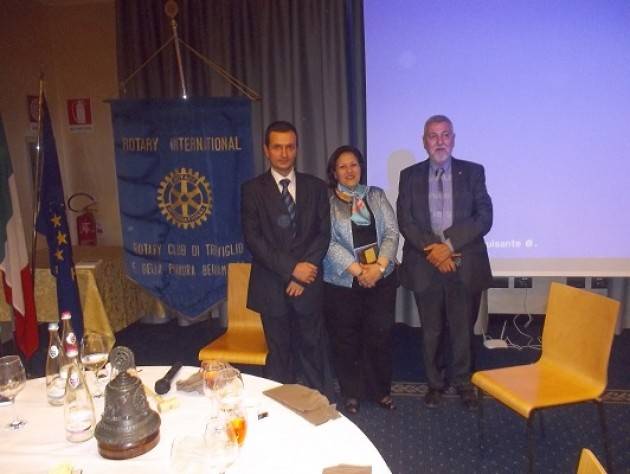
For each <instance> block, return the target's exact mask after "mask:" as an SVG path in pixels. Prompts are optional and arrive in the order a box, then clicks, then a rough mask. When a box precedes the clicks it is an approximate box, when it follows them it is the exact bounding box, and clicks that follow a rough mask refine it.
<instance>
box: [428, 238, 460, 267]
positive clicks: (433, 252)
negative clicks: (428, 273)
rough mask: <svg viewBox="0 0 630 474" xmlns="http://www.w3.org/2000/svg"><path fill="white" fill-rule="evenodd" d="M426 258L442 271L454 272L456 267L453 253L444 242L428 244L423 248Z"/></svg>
mask: <svg viewBox="0 0 630 474" xmlns="http://www.w3.org/2000/svg"><path fill="white" fill-rule="evenodd" d="M424 251H425V252H426V254H427V255H426V257H427V260H428V261H429V263H430V264H431V265H433V266H434V267H435V268H437V269H438V270H439V271H440V272H442V273H449V272H454V271H455V269H456V268H457V267H456V266H455V261H454V260H453V257H454V256H455V254H453V252H452V251H451V249H450V247H449V246H448V245H446V244H442V243H440V244H430V245H427V246H426V247H425V248H424Z"/></svg>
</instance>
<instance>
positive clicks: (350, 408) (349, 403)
mask: <svg viewBox="0 0 630 474" xmlns="http://www.w3.org/2000/svg"><path fill="white" fill-rule="evenodd" d="M344 408H345V409H346V412H348V413H350V414H351V415H356V414H357V413H359V400H357V399H356V398H348V399H347V400H346V402H345V404H344Z"/></svg>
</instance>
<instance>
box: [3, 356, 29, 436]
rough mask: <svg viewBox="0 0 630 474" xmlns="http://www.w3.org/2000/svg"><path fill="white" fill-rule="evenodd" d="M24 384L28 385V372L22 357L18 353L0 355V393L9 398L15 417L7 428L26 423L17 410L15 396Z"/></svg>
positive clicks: (20, 426)
mask: <svg viewBox="0 0 630 474" xmlns="http://www.w3.org/2000/svg"><path fill="white" fill-rule="evenodd" d="M24 385H26V372H25V371H24V366H23V365H22V361H21V360H20V358H19V357H18V356H16V355H9V356H4V357H0V395H2V396H3V397H6V398H8V399H9V400H10V401H11V405H13V418H12V420H11V422H10V423H9V424H8V425H6V428H7V429H10V430H14V431H15V430H19V429H21V428H22V427H23V426H24V425H26V421H25V420H23V419H22V418H20V417H19V416H18V414H17V413H16V411H15V396H16V395H17V394H18V393H20V391H21V390H22V389H23V388H24Z"/></svg>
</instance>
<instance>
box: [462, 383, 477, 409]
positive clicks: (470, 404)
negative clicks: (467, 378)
mask: <svg viewBox="0 0 630 474" xmlns="http://www.w3.org/2000/svg"><path fill="white" fill-rule="evenodd" d="M457 393H458V394H459V397H460V398H461V399H462V404H463V405H464V406H465V407H466V408H468V409H469V410H475V409H476V408H478V407H479V401H478V400H477V393H476V392H475V389H474V388H472V387H465V388H460V389H458V390H457Z"/></svg>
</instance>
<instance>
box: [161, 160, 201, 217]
mask: <svg viewBox="0 0 630 474" xmlns="http://www.w3.org/2000/svg"><path fill="white" fill-rule="evenodd" d="M157 201H158V206H159V207H160V210H161V211H162V214H163V215H164V217H166V220H168V221H169V222H171V223H172V224H174V225H176V226H177V227H180V228H182V229H189V228H190V229H194V228H195V227H196V226H198V225H201V224H202V223H203V222H205V221H206V220H207V219H208V216H209V215H210V214H211V213H212V191H211V189H210V185H209V184H208V181H207V180H206V178H205V177H204V176H200V175H199V173H198V172H196V171H193V169H192V168H179V169H176V170H175V171H172V172H171V173H169V174H168V175H166V176H165V177H164V179H163V180H162V182H161V183H160V187H159V188H158V192H157Z"/></svg>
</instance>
